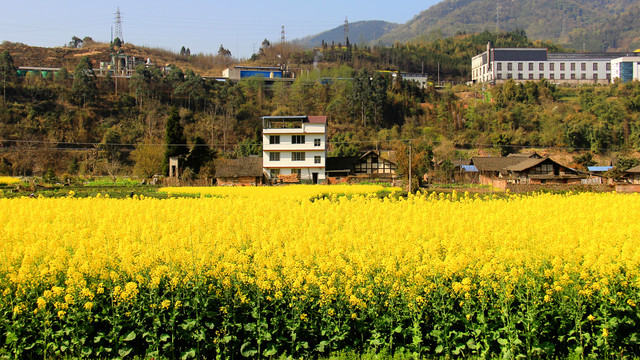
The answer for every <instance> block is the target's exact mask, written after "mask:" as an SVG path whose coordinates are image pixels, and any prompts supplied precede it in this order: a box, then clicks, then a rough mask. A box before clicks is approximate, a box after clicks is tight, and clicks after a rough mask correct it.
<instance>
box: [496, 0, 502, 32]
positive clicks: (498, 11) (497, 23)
mask: <svg viewBox="0 0 640 360" xmlns="http://www.w3.org/2000/svg"><path fill="white" fill-rule="evenodd" d="M501 9H502V6H500V4H497V5H496V32H500V10H501Z"/></svg>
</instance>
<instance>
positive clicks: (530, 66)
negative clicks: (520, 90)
mask: <svg viewBox="0 0 640 360" xmlns="http://www.w3.org/2000/svg"><path fill="white" fill-rule="evenodd" d="M529 71H533V63H529Z"/></svg>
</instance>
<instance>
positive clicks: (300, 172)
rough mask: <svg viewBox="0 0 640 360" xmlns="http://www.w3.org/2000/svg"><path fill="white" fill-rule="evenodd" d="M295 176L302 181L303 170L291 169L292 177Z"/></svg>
mask: <svg viewBox="0 0 640 360" xmlns="http://www.w3.org/2000/svg"><path fill="white" fill-rule="evenodd" d="M293 174H296V175H298V179H300V178H301V177H302V169H291V175H293Z"/></svg>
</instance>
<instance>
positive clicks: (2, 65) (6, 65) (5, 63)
mask: <svg viewBox="0 0 640 360" xmlns="http://www.w3.org/2000/svg"><path fill="white" fill-rule="evenodd" d="M0 75H2V104H3V105H4V103H5V102H6V101H7V81H11V80H12V79H13V78H15V75H16V67H15V66H14V65H13V57H11V54H9V51H7V50H4V51H3V52H2V53H1V54H0Z"/></svg>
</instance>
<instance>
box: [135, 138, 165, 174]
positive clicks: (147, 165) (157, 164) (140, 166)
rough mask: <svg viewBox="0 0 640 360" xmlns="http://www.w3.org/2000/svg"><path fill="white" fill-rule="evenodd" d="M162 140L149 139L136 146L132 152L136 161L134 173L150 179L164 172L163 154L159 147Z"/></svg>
mask: <svg viewBox="0 0 640 360" xmlns="http://www.w3.org/2000/svg"><path fill="white" fill-rule="evenodd" d="M159 142H160V139H155V138H147V139H144V140H142V142H140V143H138V144H136V148H135V150H133V151H132V152H131V158H132V159H133V161H134V163H135V164H134V166H133V172H134V173H135V174H136V175H138V176H144V177H146V178H150V177H152V176H153V175H155V174H159V173H160V172H161V171H162V161H163V154H162V151H161V150H162V148H161V147H160V146H158V143H159Z"/></svg>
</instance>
